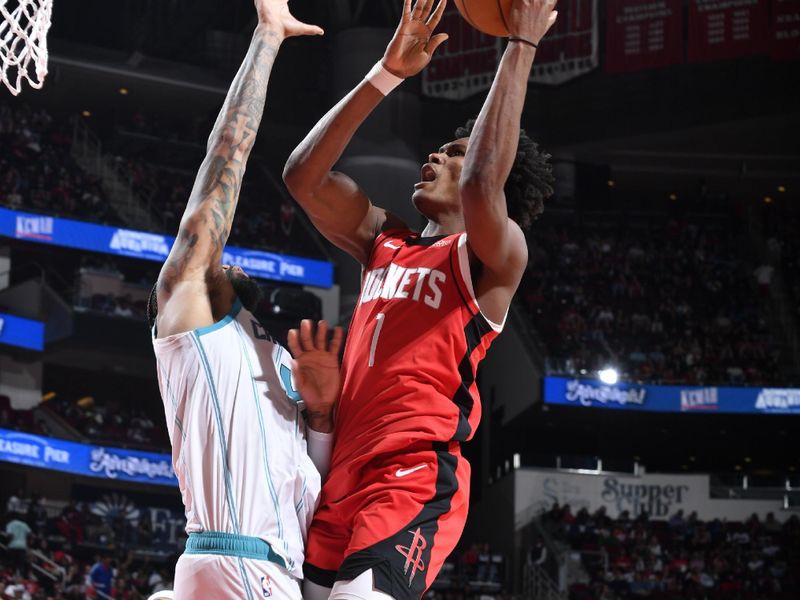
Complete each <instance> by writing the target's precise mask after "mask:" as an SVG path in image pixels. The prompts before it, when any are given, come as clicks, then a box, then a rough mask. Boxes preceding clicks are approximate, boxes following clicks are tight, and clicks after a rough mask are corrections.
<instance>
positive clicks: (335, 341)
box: [288, 319, 344, 433]
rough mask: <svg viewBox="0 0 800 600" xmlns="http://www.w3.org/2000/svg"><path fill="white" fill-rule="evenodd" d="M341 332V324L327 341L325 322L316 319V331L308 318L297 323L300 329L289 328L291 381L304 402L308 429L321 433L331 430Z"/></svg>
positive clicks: (336, 390) (338, 378)
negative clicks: (291, 358) (292, 379)
mask: <svg viewBox="0 0 800 600" xmlns="http://www.w3.org/2000/svg"><path fill="white" fill-rule="evenodd" d="M343 336H344V334H343V332H342V328H341V327H336V328H334V330H333V337H332V339H331V341H330V344H329V343H328V324H327V323H326V322H325V321H320V322H319V324H318V325H317V330H316V333H314V331H313V325H312V323H311V321H310V320H309V319H304V320H303V321H302V322H301V323H300V330H299V331H298V330H297V329H291V330H290V331H289V338H288V343H289V350H291V352H292V356H293V357H294V369H293V371H292V374H293V375H294V383H295V385H296V386H297V391H298V392H299V393H300V396H301V397H302V398H303V402H304V403H305V405H306V417H307V418H308V424H309V426H310V427H311V429H314V430H315V431H320V432H322V433H330V432H331V431H332V430H333V407H334V406H335V405H336V401H337V400H338V399H339V391H340V386H341V378H340V376H339V349H340V348H341V347H342V338H343Z"/></svg>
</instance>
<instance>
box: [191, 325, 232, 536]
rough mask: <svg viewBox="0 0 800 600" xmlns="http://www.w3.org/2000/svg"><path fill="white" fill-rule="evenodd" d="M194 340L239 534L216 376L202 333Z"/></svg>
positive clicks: (194, 336) (227, 495) (229, 504)
mask: <svg viewBox="0 0 800 600" xmlns="http://www.w3.org/2000/svg"><path fill="white" fill-rule="evenodd" d="M192 341H194V344H195V347H196V348H197V351H198V352H199V354H200V362H201V364H202V365H203V370H204V371H205V374H206V381H207V382H208V388H209V391H210V392H211V401H212V405H213V407H214V417H215V418H216V421H217V430H218V432H219V442H220V451H221V452H222V469H223V473H224V476H225V495H226V497H227V500H228V512H229V513H230V516H231V521H232V523H233V529H234V531H235V532H236V533H237V534H238V533H239V517H238V515H237V510H236V503H235V502H234V498H233V489H232V488H233V485H232V484H231V470H230V467H229V466H228V442H227V440H226V438H225V428H224V427H223V424H222V409H221V408H220V404H219V397H218V396H217V388H216V386H215V385H214V377H213V376H212V375H211V367H210V366H209V364H208V357H207V356H206V351H205V350H204V349H203V344H202V342H201V341H200V335H199V334H198V333H197V332H195V333H193V334H192Z"/></svg>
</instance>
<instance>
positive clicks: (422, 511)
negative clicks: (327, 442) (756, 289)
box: [284, 0, 556, 600]
mask: <svg viewBox="0 0 800 600" xmlns="http://www.w3.org/2000/svg"><path fill="white" fill-rule="evenodd" d="M444 5H445V0H440V2H439V4H438V6H437V7H436V9H435V10H434V9H433V0H417V1H416V4H415V5H414V6H413V7H412V5H411V0H406V1H405V6H404V10H403V17H402V20H401V23H400V25H399V27H398V29H397V31H396V33H395V35H394V38H393V39H392V41H391V42H390V44H389V46H388V48H387V50H386V53H385V55H384V56H383V59H382V60H381V62H379V63H378V64H377V65H376V67H375V68H374V69H373V70H372V71H371V72H370V74H369V75H368V76H367V78H366V79H365V81H363V82H362V83H360V84H359V85H358V86H357V87H356V88H355V89H354V90H353V91H352V92H351V93H350V94H349V95H348V96H346V97H345V98H344V99H343V100H342V101H341V102H339V104H337V105H336V106H335V107H334V108H333V109H332V110H331V111H330V112H329V113H328V114H327V115H326V116H324V117H323V118H322V120H321V121H320V122H319V123H318V124H317V125H316V126H315V127H314V129H313V130H312V131H311V133H310V134H309V135H308V136H307V137H306V139H305V140H303V142H302V143H301V144H300V145H299V146H298V147H297V149H296V150H295V151H294V152H293V154H292V156H291V157H290V159H289V161H288V163H287V165H286V169H285V171H284V180H285V181H286V184H287V186H288V187H289V189H290V191H291V192H292V194H293V195H294V197H295V198H296V199H297V201H298V202H299V203H300V205H301V206H302V207H303V208H304V209H305V211H306V212H307V213H308V215H309V216H310V217H311V219H312V221H313V222H314V224H315V225H316V226H317V228H318V229H319V230H320V231H321V232H322V233H323V235H325V237H327V238H328V239H329V240H330V241H332V242H333V243H334V244H336V245H337V246H339V247H340V248H342V249H343V250H345V251H347V252H348V253H349V254H351V255H352V256H353V258H355V259H356V260H358V261H359V262H360V263H361V264H362V265H363V268H364V270H363V279H362V288H361V295H360V297H359V300H358V304H357V306H356V309H355V313H354V315H353V319H352V322H351V325H350V333H349V337H348V341H347V347H346V349H345V355H344V361H343V365H342V369H343V372H342V376H343V383H342V386H343V389H342V394H341V397H340V402H339V408H338V411H337V414H336V430H335V431H336V441H335V444H334V451H333V458H332V464H331V469H330V474H329V476H328V479H327V481H326V483H325V485H324V487H323V491H322V496H321V506H320V509H319V510H318V511H317V513H316V515H315V517H314V521H313V523H312V526H311V529H310V531H309V540H308V546H307V551H306V564H305V566H304V574H305V578H306V587H305V592H304V597H305V598H307V599H312V600H316V598H327V597H328V595H329V593H330V598H335V599H337V600H339V599H345V598H347V599H353V598H375V599H377V598H382V599H386V598H396V599H406V598H419V597H420V596H421V595H422V594H423V593H424V592H425V590H426V589H427V588H428V587H429V586H430V584H431V583H432V582H433V580H434V579H435V577H436V575H437V573H438V571H439V570H440V568H441V566H442V563H443V562H444V559H445V558H446V557H447V556H448V555H449V554H450V552H451V551H452V550H453V548H454V547H455V545H456V543H457V541H458V539H459V537H460V535H461V533H462V531H463V527H464V523H465V520H466V516H467V508H468V507H467V504H468V499H469V487H468V486H469V471H470V468H469V464H468V463H467V462H466V461H465V460H464V459H463V458H462V456H461V453H460V443H461V442H463V441H466V440H469V439H470V438H471V437H472V435H473V434H474V432H475V429H476V427H477V426H478V422H479V421H480V403H479V397H478V390H477V386H476V384H475V373H476V369H477V365H478V362H479V361H480V360H481V359H482V358H483V356H484V355H485V353H486V349H487V348H488V346H489V344H490V343H491V341H492V340H493V339H494V338H495V337H496V336H497V335H498V333H499V332H500V331H501V330H502V327H503V323H504V322H505V318H506V314H507V312H508V308H509V305H510V303H511V300H512V297H513V295H514V293H515V291H516V289H517V286H518V285H519V282H520V279H521V278H522V275H523V271H524V269H525V266H526V264H527V246H526V242H525V236H524V234H523V231H522V228H523V227H526V226H528V225H530V223H531V221H532V219H533V218H534V217H535V215H536V214H537V213H538V212H541V210H542V202H543V200H544V199H545V198H546V197H547V196H549V195H550V194H551V193H552V188H551V184H552V181H553V179H552V173H551V169H550V166H549V165H548V164H547V158H548V157H547V156H546V155H543V154H540V153H538V151H537V149H536V145H535V144H534V143H533V142H532V141H530V139H529V138H527V136H525V135H524V133H521V132H520V119H521V116H522V109H523V105H524V100H525V93H526V89H527V83H528V76H529V74H530V69H531V65H532V64H533V59H534V56H535V52H536V45H537V44H538V43H539V41H540V40H541V39H542V37H543V36H544V34H545V33H546V32H547V30H548V29H549V28H550V27H551V26H552V25H553V23H554V22H555V19H556V12H555V10H554V5H555V0H514V2H513V7H512V10H511V15H510V19H509V23H508V25H509V30H510V32H511V39H510V40H509V44H508V47H507V48H506V51H505V54H504V56H503V59H502V61H501V63H500V67H499V70H498V72H497V75H496V77H495V80H494V84H493V86H492V89H491V91H490V93H489V96H488V98H487V100H486V103H485V104H484V107H483V109H482V111H481V113H480V115H479V117H478V119H477V122H475V123H469V124H468V125H467V127H466V128H461V129H459V130H458V131H457V132H456V138H457V139H455V140H454V141H451V142H449V143H446V144H445V145H443V146H442V147H441V148H440V149H439V150H438V151H437V152H434V153H433V154H431V155H430V157H429V159H428V162H427V163H426V164H425V165H424V166H423V167H422V172H421V181H420V182H419V183H417V184H416V185H415V186H414V192H413V195H412V201H413V202H414V205H415V206H416V208H417V209H418V210H419V211H420V212H421V213H422V214H423V215H424V216H425V217H427V219H428V225H427V227H426V228H425V230H424V231H423V232H422V233H415V232H413V231H411V230H409V228H408V227H407V225H406V224H405V223H403V222H401V221H400V219H398V218H397V217H396V216H394V215H392V214H390V213H389V212H387V211H386V210H384V209H382V208H380V207H378V206H376V205H374V204H372V202H371V201H370V199H369V198H368V197H367V196H366V194H365V193H364V191H363V190H361V189H360V188H359V187H358V185H357V184H356V183H355V182H354V181H352V180H351V179H350V178H348V177H347V176H346V175H343V174H342V173H337V172H334V171H332V170H331V169H332V167H333V165H334V164H335V163H336V161H337V160H338V159H339V158H340V156H341V155H342V152H343V151H344V149H345V147H346V146H347V144H348V143H349V141H350V139H351V137H352V135H353V134H354V132H355V131H356V129H357V128H358V127H359V126H360V125H361V123H362V122H363V121H364V119H366V117H367V116H368V115H369V114H370V112H371V111H372V110H373V109H374V108H375V107H376V106H377V105H378V103H379V102H380V101H381V100H382V99H383V97H384V95H385V94H386V93H388V91H389V90H390V89H391V87H392V85H393V84H397V83H399V82H400V81H402V79H404V78H406V77H410V76H412V75H415V74H417V73H419V72H420V71H421V70H422V69H423V68H424V67H425V66H426V65H427V64H428V62H429V61H430V59H431V55H432V54H433V52H434V51H435V50H436V48H437V47H438V46H439V45H440V44H441V43H442V42H443V41H445V40H446V38H447V36H446V34H441V33H440V34H436V35H434V34H433V31H434V29H435V28H436V26H437V24H438V22H439V19H440V18H441V15H442V12H443V11H444ZM309 582H311V583H309ZM331 588H332V591H331Z"/></svg>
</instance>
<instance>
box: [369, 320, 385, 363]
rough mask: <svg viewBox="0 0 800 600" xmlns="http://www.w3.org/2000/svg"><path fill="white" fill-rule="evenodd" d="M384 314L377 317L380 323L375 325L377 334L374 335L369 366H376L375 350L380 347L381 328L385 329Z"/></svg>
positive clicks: (370, 347)
mask: <svg viewBox="0 0 800 600" xmlns="http://www.w3.org/2000/svg"><path fill="white" fill-rule="evenodd" d="M385 316H386V315H384V314H383V313H378V314H377V315H376V316H375V320H376V321H378V322H377V323H376V324H375V333H373V334H372V344H370V346H369V366H370V367H371V366H372V365H374V364H375V350H376V349H377V347H378V337H379V336H380V335H381V328H382V327H383V317H385Z"/></svg>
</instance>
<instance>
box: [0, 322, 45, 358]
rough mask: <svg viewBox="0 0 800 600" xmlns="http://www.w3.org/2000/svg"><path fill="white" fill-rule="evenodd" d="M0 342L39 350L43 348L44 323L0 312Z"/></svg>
mask: <svg viewBox="0 0 800 600" xmlns="http://www.w3.org/2000/svg"><path fill="white" fill-rule="evenodd" d="M0 344H6V345H7V346H15V347H17V348H25V349H27V350H38V351H41V350H43V349H44V323H42V322H41V321H34V320H32V319H24V318H22V317H15V316H14V315H7V314H5V313H0Z"/></svg>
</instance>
